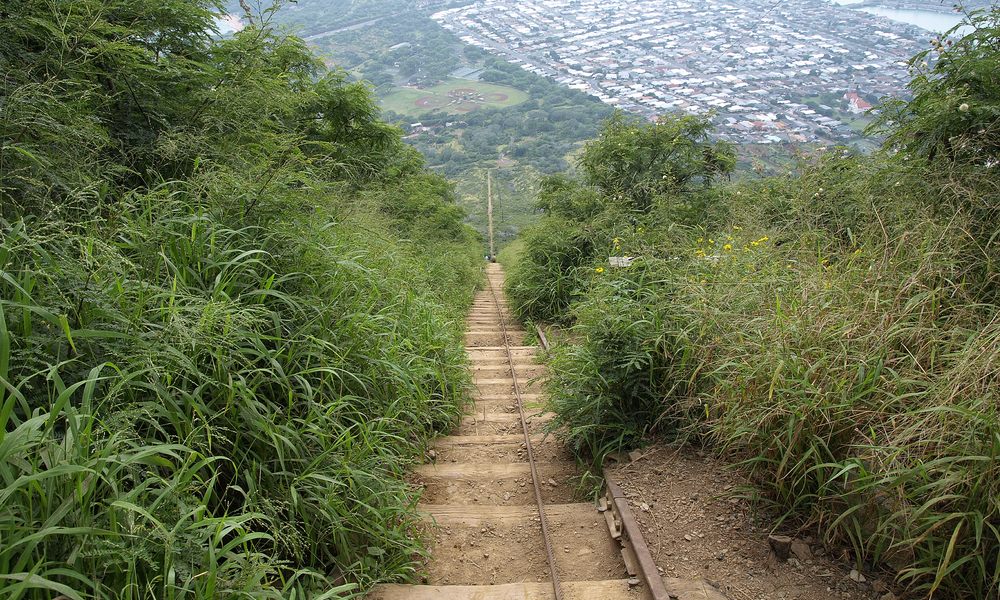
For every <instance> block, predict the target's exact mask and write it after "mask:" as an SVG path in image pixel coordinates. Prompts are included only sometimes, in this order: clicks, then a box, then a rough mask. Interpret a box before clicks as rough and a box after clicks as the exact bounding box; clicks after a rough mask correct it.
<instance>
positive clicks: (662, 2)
mask: <svg viewBox="0 0 1000 600" xmlns="http://www.w3.org/2000/svg"><path fill="white" fill-rule="evenodd" d="M432 18H434V19H435V20H436V21H437V22H439V23H440V24H441V25H442V26H443V27H445V28H446V29H448V30H450V31H452V32H453V33H455V34H456V35H458V36H459V37H460V38H461V39H462V40H463V41H465V42H466V43H467V44H471V45H475V46H478V47H481V48H483V49H486V50H488V51H489V52H491V53H493V54H495V55H497V56H501V57H503V58H504V59H505V60H507V61H509V62H511V63H516V64H520V65H521V66H522V67H523V68H525V69H527V70H529V71H532V72H535V73H538V74H540V75H545V76H550V77H552V78H554V79H555V80H556V81H557V82H558V83H560V84H561V85H565V86H568V87H573V88H576V89H580V90H584V91H586V92H588V93H590V94H593V95H594V96H596V97H598V98H600V99H601V100H602V101H604V102H606V103H607V104H610V105H613V106H616V107H618V108H621V109H623V110H627V111H631V112H634V113H638V114H643V115H646V116H649V117H651V118H652V117H655V116H656V115H658V114H662V113H664V112H667V111H684V112H686V113H689V114H706V113H709V112H714V114H715V115H716V117H715V120H716V123H717V126H718V131H719V133H720V137H722V138H723V139H728V140H731V141H734V142H738V143H769V142H779V141H816V142H843V141H845V140H850V139H853V138H857V137H858V136H859V134H860V130H861V129H863V127H864V124H865V121H864V120H863V119H860V118H861V117H862V115H863V114H864V113H865V112H866V111H867V109H869V108H870V107H871V106H872V104H874V103H875V102H876V101H877V100H878V98H880V97H882V96H883V95H889V94H900V93H901V92H902V91H903V90H904V88H905V86H906V83H907V82H908V81H909V79H910V73H909V72H908V70H907V67H906V64H905V61H906V60H907V59H909V58H910V57H911V56H913V55H914V54H916V53H917V52H919V51H920V50H923V49H924V48H926V47H927V44H928V41H929V40H930V39H931V38H932V37H933V35H934V34H932V33H931V32H929V31H926V30H924V29H921V28H919V27H916V26H914V25H908V24H904V23H899V22H895V21H890V20H888V19H885V18H882V17H878V16H875V15H872V14H869V13H866V12H862V11H859V10H852V9H851V8H848V7H845V6H841V5H838V4H832V3H828V2H825V1H824V0H787V1H784V2H780V3H775V2H773V0H767V1H763V0H744V1H742V2H740V3H739V4H737V3H735V2H727V1H725V0H644V1H642V2H638V3H637V2H633V1H628V0H601V1H598V0H521V1H517V2H513V1H509V0H482V1H481V2H477V3H475V4H472V5H469V6H464V7H459V8H451V9H447V10H443V11H440V12H437V13H435V14H434V15H433V16H432ZM465 75H466V76H470V75H474V74H471V73H466V74H465ZM859 119H860V120H859Z"/></svg>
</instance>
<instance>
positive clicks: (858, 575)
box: [848, 569, 868, 583]
mask: <svg viewBox="0 0 1000 600" xmlns="http://www.w3.org/2000/svg"><path fill="white" fill-rule="evenodd" d="M848 577H850V578H851V581H856V582H858V583H864V582H866V581H868V580H867V579H866V578H865V576H864V575H862V574H861V573H859V572H858V570H857V569H851V574H850V575H848Z"/></svg>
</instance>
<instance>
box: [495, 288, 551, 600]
mask: <svg viewBox="0 0 1000 600" xmlns="http://www.w3.org/2000/svg"><path fill="white" fill-rule="evenodd" d="M486 281H488V282H489V283H490V294H492V295H493V303H494V304H496V307H497V316H498V317H499V318H500V328H501V329H502V330H503V345H504V348H505V349H506V351H507V363H508V364H509V365H510V377H511V379H512V380H513V381H514V396H516V397H517V410H518V412H519V413H520V415H521V430H522V431H523V432H524V444H525V447H526V448H527V450H528V465H529V466H530V467H531V482H532V483H533V484H534V487H535V502H536V503H537V504H538V518H539V520H540V521H541V524H542V538H544V539H545V552H546V553H548V555H549V571H550V572H551V573H552V591H553V592H554V593H555V596H556V598H555V600H563V595H562V586H561V585H560V584H559V575H558V574H557V573H556V556H555V554H554V553H553V552H552V539H551V538H550V537H549V526H548V523H547V521H546V519H545V505H544V503H543V502H542V487H541V484H540V483H539V480H538V469H537V468H536V467H535V455H534V454H533V453H532V451H531V435H530V434H529V433H528V419H527V418H526V417H525V415H524V403H523V402H522V401H521V390H520V389H519V387H518V384H517V373H515V372H514V357H513V355H512V354H511V352H510V340H509V339H508V338H507V324H506V323H505V322H504V316H503V311H502V310H500V301H499V300H498V299H497V293H496V290H495V289H494V288H493V280H492V279H490V276H489V274H487V275H486Z"/></svg>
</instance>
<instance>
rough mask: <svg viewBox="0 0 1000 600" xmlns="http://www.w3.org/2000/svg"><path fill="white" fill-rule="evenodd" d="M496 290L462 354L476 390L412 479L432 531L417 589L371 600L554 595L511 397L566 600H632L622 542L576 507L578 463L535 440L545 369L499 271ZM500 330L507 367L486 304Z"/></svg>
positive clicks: (479, 304)
mask: <svg viewBox="0 0 1000 600" xmlns="http://www.w3.org/2000/svg"><path fill="white" fill-rule="evenodd" d="M488 275H489V278H490V283H491V286H492V288H493V289H492V290H489V289H488V290H486V291H484V292H481V293H480V294H479V295H478V296H477V298H476V302H475V305H474V306H473V308H472V310H471V311H470V313H469V319H468V327H469V332H468V333H467V334H466V340H465V341H466V349H467V351H468V353H469V357H470V359H471V362H472V365H473V366H472V368H473V375H474V378H475V384H476V388H477V392H476V396H475V405H474V406H473V407H472V408H471V410H470V413H469V414H468V415H466V416H465V417H464V418H463V419H462V420H461V422H460V423H459V425H458V427H457V430H456V431H455V432H454V433H455V435H453V436H449V437H444V438H440V439H439V440H438V442H437V444H436V445H435V447H434V450H433V452H432V453H430V454H429V457H428V458H429V461H428V464H425V465H423V466H421V467H420V468H418V469H416V470H415V471H414V473H413V474H412V481H413V482H414V483H415V484H417V485H421V486H422V487H423V489H424V494H423V498H422V501H421V503H420V505H419V509H420V510H421V511H424V512H425V514H426V515H427V519H428V521H432V522H433V523H436V525H437V530H436V532H435V544H434V547H433V550H432V559H431V560H430V561H429V562H428V564H427V565H426V566H427V578H426V582H425V585H386V586H380V587H379V588H377V589H376V590H374V591H373V592H372V593H371V594H369V598H372V599H373V600H395V599H404V598H405V599H407V600H422V599H427V600H430V599H432V598H433V599H434V600H443V599H458V598H470V599H471V598H477V599H481V600H488V599H494V598H495V599H501V598H502V599H515V598H518V599H519V598H530V599H537V600H542V599H548V598H554V597H555V595H554V591H553V586H552V575H551V572H550V569H549V565H548V560H547V556H548V554H547V552H546V548H545V541H544V538H543V536H542V530H541V520H540V517H539V512H538V508H537V506H536V501H535V490H534V485H533V482H532V475H531V470H530V467H529V464H528V462H527V445H526V443H525V439H524V433H523V430H522V429H521V418H520V412H519V410H518V404H517V402H518V399H517V394H515V390H514V386H515V382H514V378H513V377H512V376H511V364H512V363H513V368H514V373H515V374H516V380H517V386H518V391H519V392H520V396H521V400H522V401H523V403H524V404H525V410H526V416H527V422H528V428H529V431H531V432H532V433H533V435H532V436H531V447H532V451H533V454H534V458H535V461H536V466H537V473H538V479H539V483H540V484H541V486H540V488H541V489H540V491H541V496H542V500H543V502H544V504H545V514H546V522H547V526H548V531H549V534H550V539H551V542H552V548H553V552H554V554H555V558H556V572H557V574H558V577H559V580H560V582H561V585H562V589H563V594H564V596H563V597H564V598H565V599H566V600H584V599H601V600H626V599H631V600H639V599H641V598H643V595H642V591H641V590H639V589H636V588H632V587H630V586H629V585H628V583H627V579H628V574H627V573H626V569H625V565H624V562H623V560H622V557H621V553H620V545H619V543H618V542H616V541H615V540H613V539H612V538H611V536H610V534H609V532H608V528H607V525H606V524H605V521H604V518H603V517H602V516H601V515H600V513H598V512H597V509H596V507H595V506H594V505H593V504H591V503H578V502H575V501H574V489H573V477H574V475H576V468H575V461H574V460H573V458H572V456H571V455H570V454H569V453H567V452H565V451H563V449H562V448H561V447H560V446H559V445H558V444H557V443H556V442H555V440H554V439H553V438H551V437H549V438H548V439H544V440H543V438H542V436H541V435H538V434H537V433H534V431H535V430H536V428H538V427H539V425H540V424H541V423H544V421H545V420H546V416H545V415H540V414H538V413H539V411H538V409H537V400H538V392H539V390H538V383H537V382H533V380H535V379H536V378H537V377H540V376H543V375H544V374H545V367H544V366H542V365H539V364H537V363H536V362H535V350H536V348H535V346H523V345H522V344H523V338H524V332H523V331H519V330H517V329H516V325H515V324H514V323H513V320H511V319H510V318H508V317H507V314H506V308H505V307H504V303H503V300H502V293H503V292H502V290H503V272H502V270H501V269H500V267H499V265H496V264H493V265H490V266H489V270H488ZM494 293H495V294H496V296H497V297H498V298H499V299H500V308H501V310H502V311H503V313H504V316H505V322H506V325H507V328H508V333H507V338H508V339H507V341H508V342H509V344H510V350H509V352H510V358H509V359H508V350H507V347H506V346H505V344H504V333H503V328H502V327H501V322H500V317H499V314H498V311H497V302H496V300H494V295H493V294H494Z"/></svg>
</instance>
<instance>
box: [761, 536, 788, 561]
mask: <svg viewBox="0 0 1000 600" xmlns="http://www.w3.org/2000/svg"><path fill="white" fill-rule="evenodd" d="M767 545H768V546H770V547H771V550H772V551H774V555H775V556H777V557H778V560H780V561H786V560H788V551H789V550H791V548H792V538H790V537H788V536H787V535H769V536H767Z"/></svg>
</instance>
